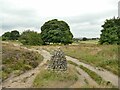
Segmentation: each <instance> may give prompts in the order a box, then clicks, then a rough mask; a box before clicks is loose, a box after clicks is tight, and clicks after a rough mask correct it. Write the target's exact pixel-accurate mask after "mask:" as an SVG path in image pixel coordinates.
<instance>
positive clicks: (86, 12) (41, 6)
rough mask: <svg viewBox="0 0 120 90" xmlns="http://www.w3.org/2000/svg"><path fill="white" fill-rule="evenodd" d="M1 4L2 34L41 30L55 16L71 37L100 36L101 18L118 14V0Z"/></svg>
mask: <svg viewBox="0 0 120 90" xmlns="http://www.w3.org/2000/svg"><path fill="white" fill-rule="evenodd" d="M0 3H1V5H0V15H1V16H2V18H0V21H2V24H3V26H2V28H1V29H2V33H4V32H5V31H8V30H12V29H18V30H20V31H23V29H27V28H31V29H35V31H40V26H42V25H43V23H44V22H46V21H48V20H50V19H54V18H58V19H59V20H64V21H66V22H67V23H68V24H69V25H70V27H71V31H72V32H73V34H74V37H81V36H84V35H86V36H87V35H88V34H91V35H88V37H89V36H94V37H95V35H96V36H99V34H100V29H101V27H100V26H101V24H103V21H104V20H105V19H106V18H112V17H113V16H117V11H118V10H117V8H118V0H1V1H0ZM78 28H79V30H78ZM95 32H96V34H94V33H95ZM2 33H1V34H2ZM93 34H94V35H93Z"/></svg>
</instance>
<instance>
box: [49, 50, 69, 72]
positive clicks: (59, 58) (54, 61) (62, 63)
mask: <svg viewBox="0 0 120 90" xmlns="http://www.w3.org/2000/svg"><path fill="white" fill-rule="evenodd" d="M48 68H49V69H52V70H57V71H59V70H67V61H66V58H65V55H64V52H63V51H62V50H61V49H60V48H58V50H55V51H54V53H53V55H52V57H51V59H50V61H49V65H48Z"/></svg>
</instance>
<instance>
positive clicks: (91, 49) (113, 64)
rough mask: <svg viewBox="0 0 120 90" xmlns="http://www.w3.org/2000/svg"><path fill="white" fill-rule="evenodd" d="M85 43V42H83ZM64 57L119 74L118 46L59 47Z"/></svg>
mask: <svg viewBox="0 0 120 90" xmlns="http://www.w3.org/2000/svg"><path fill="white" fill-rule="evenodd" d="M85 42H86V41H85ZM57 47H58V46H44V47H43V48H44V49H46V50H48V51H50V52H52V50H54V49H55V48H57ZM60 47H61V49H62V50H63V51H64V52H65V54H66V55H68V56H71V57H74V58H77V59H78V60H80V61H81V62H84V63H87V64H90V65H93V66H95V67H102V68H105V69H107V70H109V71H112V72H113V73H114V74H117V75H118V74H119V72H118V71H119V69H120V66H119V67H118V45H98V44H89V43H85V44H81V43H80V44H79V45H67V46H60Z"/></svg>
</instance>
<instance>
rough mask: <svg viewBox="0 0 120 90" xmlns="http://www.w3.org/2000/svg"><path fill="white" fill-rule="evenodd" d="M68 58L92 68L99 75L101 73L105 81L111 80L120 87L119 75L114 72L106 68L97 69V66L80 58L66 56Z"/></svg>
mask: <svg viewBox="0 0 120 90" xmlns="http://www.w3.org/2000/svg"><path fill="white" fill-rule="evenodd" d="M66 58H67V60H70V61H72V62H74V63H76V64H78V65H83V66H84V67H86V68H88V69H90V70H91V71H94V72H95V73H97V74H98V75H100V76H101V77H102V78H103V79H104V80H105V81H110V82H111V83H112V84H113V85H114V86H117V87H118V76H117V75H114V74H113V73H111V72H109V71H107V70H105V69H101V70H99V69H96V68H95V67H93V66H91V65H88V64H85V63H82V62H79V60H77V59H75V58H72V57H69V56H66Z"/></svg>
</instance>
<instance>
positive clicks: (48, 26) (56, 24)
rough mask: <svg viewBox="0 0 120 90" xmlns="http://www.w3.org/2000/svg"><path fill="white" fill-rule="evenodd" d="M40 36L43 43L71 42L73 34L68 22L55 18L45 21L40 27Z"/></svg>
mask: <svg viewBox="0 0 120 90" xmlns="http://www.w3.org/2000/svg"><path fill="white" fill-rule="evenodd" d="M41 38H42V40H43V41H44V43H45V44H49V43H63V44H70V43H72V39H73V35H72V33H71V32H70V28H69V26H68V24H67V23H66V22H64V21H58V20H57V19H53V20H50V21H48V22H45V24H44V25H43V26H42V27H41Z"/></svg>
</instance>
